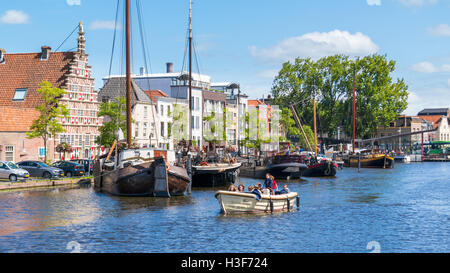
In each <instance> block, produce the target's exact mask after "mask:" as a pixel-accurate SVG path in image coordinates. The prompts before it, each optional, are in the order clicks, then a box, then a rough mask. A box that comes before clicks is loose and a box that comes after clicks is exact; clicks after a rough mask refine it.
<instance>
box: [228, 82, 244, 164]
mask: <svg viewBox="0 0 450 273" xmlns="http://www.w3.org/2000/svg"><path fill="white" fill-rule="evenodd" d="M228 89H231V94H232V95H234V91H233V90H234V89H237V90H238V95H237V101H236V105H237V110H238V112H237V125H236V133H237V146H238V155H240V154H241V145H240V131H239V129H240V126H239V125H240V124H239V122H240V120H239V117H240V113H241V105H240V96H241V86H240V85H239V84H237V83H232V84H230V85H229V86H228Z"/></svg>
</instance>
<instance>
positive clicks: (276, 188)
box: [270, 175, 278, 192]
mask: <svg viewBox="0 0 450 273" xmlns="http://www.w3.org/2000/svg"><path fill="white" fill-rule="evenodd" d="M270 178H271V179H272V190H273V191H274V192H276V191H278V184H277V181H275V177H273V175H271V176H270Z"/></svg>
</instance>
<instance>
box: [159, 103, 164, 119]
mask: <svg viewBox="0 0 450 273" xmlns="http://www.w3.org/2000/svg"><path fill="white" fill-rule="evenodd" d="M160 108H161V111H160V112H161V113H159V114H160V115H161V117H162V116H164V105H160Z"/></svg>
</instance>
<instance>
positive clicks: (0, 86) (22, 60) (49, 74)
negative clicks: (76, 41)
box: [0, 52, 75, 108]
mask: <svg viewBox="0 0 450 273" xmlns="http://www.w3.org/2000/svg"><path fill="white" fill-rule="evenodd" d="M74 54H75V53H74V52H51V53H50V57H49V59H48V60H46V61H43V60H41V59H40V58H41V53H19V54H5V63H3V64H0V106H12V107H16V108H34V107H35V106H37V105H38V104H39V102H40V95H39V93H37V92H36V91H37V90H38V89H39V83H41V82H42V81H49V82H50V83H51V84H53V86H55V87H58V88H61V87H62V86H64V84H65V79H66V77H65V74H66V73H68V72H69V70H70V66H69V64H70V62H71V61H72V60H73V59H74ZM18 88H28V91H27V93H26V97H25V100H24V101H13V98H14V94H15V92H16V89H18Z"/></svg>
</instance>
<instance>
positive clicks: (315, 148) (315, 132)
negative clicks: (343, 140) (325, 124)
mask: <svg viewBox="0 0 450 273" xmlns="http://www.w3.org/2000/svg"><path fill="white" fill-rule="evenodd" d="M314 152H315V156H316V160H317V117H316V86H315V84H314Z"/></svg>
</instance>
